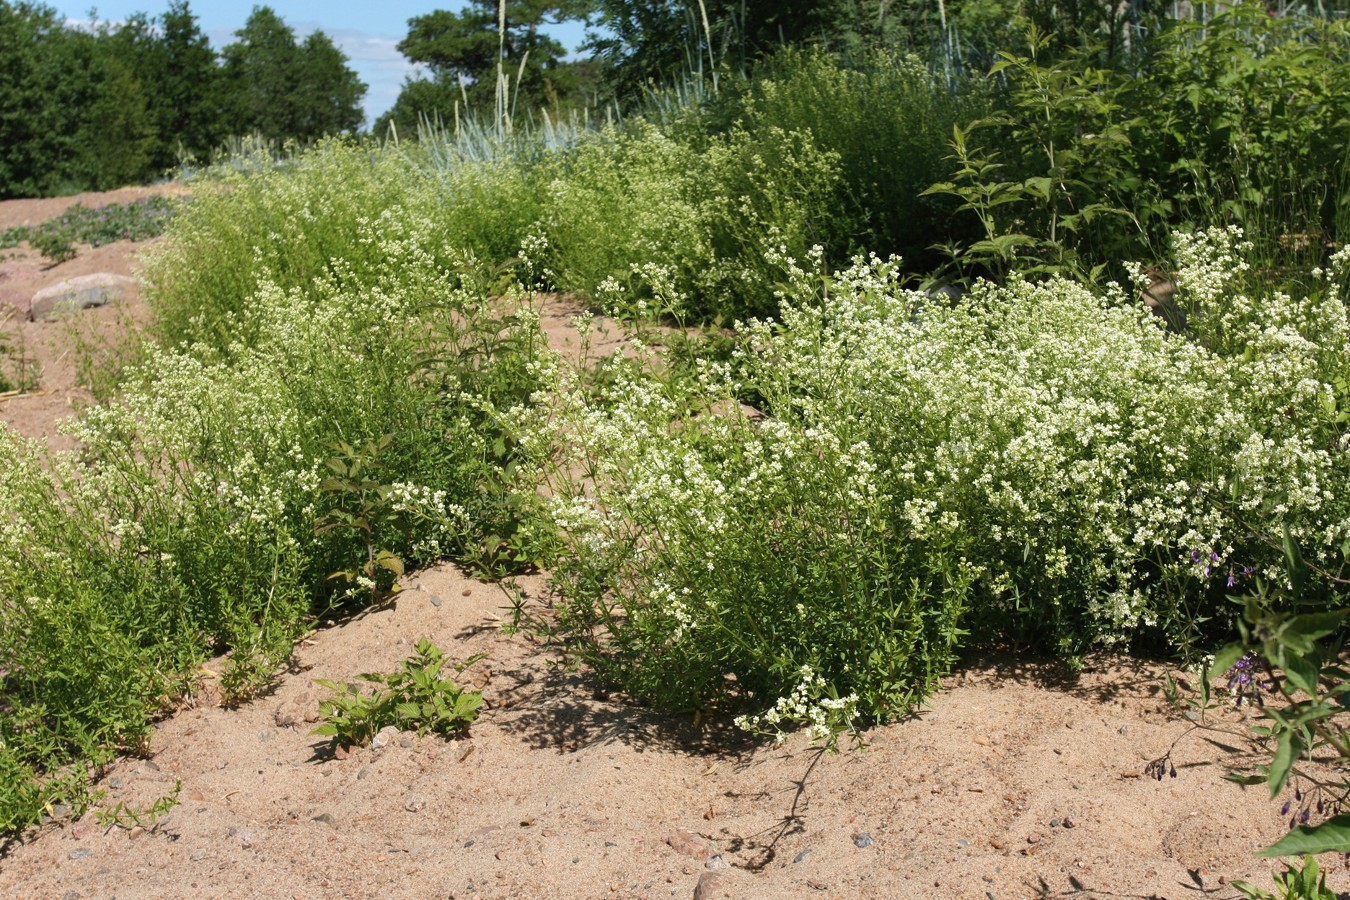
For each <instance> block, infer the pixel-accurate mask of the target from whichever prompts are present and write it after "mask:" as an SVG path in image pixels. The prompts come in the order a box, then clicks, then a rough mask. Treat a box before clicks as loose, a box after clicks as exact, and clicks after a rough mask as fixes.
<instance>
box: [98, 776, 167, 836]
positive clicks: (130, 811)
mask: <svg viewBox="0 0 1350 900" xmlns="http://www.w3.org/2000/svg"><path fill="white" fill-rule="evenodd" d="M182 790H183V782H182V781H181V780H178V781H175V782H174V785H173V790H172V791H170V792H169V793H168V794H166V795H164V796H163V797H160V798H159V799H158V800H156V801H155V802H154V803H151V804H150V805H149V806H147V807H135V806H129V805H127V804H126V803H123V802H121V801H119V802H118V804H117V805H116V806H115V807H113V808H112V809H99V810H97V811H96V812H95V814H94V815H95V817H96V818H97V819H98V823H99V824H100V825H102V826H103V827H104V828H107V829H109V830H111V829H113V828H125V829H128V830H130V829H131V828H133V827H139V828H154V827H155V824H156V823H157V822H159V821H160V820H161V819H163V818H164V817H165V816H166V815H168V814H169V813H170V812H171V811H172V810H173V808H174V807H176V806H177V805H178V795H179V794H180V793H181V792H182Z"/></svg>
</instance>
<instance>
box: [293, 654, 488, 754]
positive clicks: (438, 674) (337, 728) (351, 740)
mask: <svg viewBox="0 0 1350 900" xmlns="http://www.w3.org/2000/svg"><path fill="white" fill-rule="evenodd" d="M416 651H417V652H416V655H415V656H413V657H410V658H409V659H406V660H404V661H403V667H402V668H401V669H400V670H399V671H397V672H395V673H393V674H391V675H378V674H375V675H372V674H363V675H358V676H357V678H358V679H359V680H360V681H364V682H366V683H368V684H370V685H373V687H372V689H371V692H370V693H369V694H363V693H361V692H360V690H359V688H357V686H356V685H342V684H338V683H337V682H335V681H330V680H328V679H325V678H320V679H316V681H315V683H316V684H318V685H320V686H321V687H325V688H327V689H328V690H330V691H333V692H334V696H332V697H329V698H328V699H327V700H324V701H323V702H321V703H320V704H319V713H320V715H322V716H323V717H324V718H325V719H327V721H326V722H325V723H324V724H322V725H320V726H319V727H318V728H315V729H314V730H313V731H312V732H310V733H311V734H318V735H327V736H331V737H332V738H333V740H334V741H335V742H336V743H337V745H338V746H341V747H350V746H354V745H357V744H367V743H369V742H370V740H371V738H373V737H374V736H375V735H376V734H378V733H379V731H380V729H381V728H384V727H386V726H389V725H393V726H395V727H396V728H398V729H399V730H400V731H416V732H417V733H418V734H419V735H422V734H426V733H427V732H432V733H434V734H441V735H452V734H455V733H457V732H461V731H463V730H464V729H466V728H468V727H469V725H471V724H472V723H473V721H474V720H475V719H476V718H478V710H479V709H480V708H481V707H482V705H483V695H482V694H481V693H480V692H478V691H466V690H463V689H461V688H460V687H459V686H458V685H457V684H456V683H455V681H454V679H453V678H452V677H450V676H449V675H448V674H446V675H443V674H442V672H443V670H444V668H445V657H444V655H443V654H442V653H441V650H440V648H439V647H437V646H436V645H435V644H434V643H432V642H431V641H430V640H429V639H427V638H422V639H421V640H419V641H418V642H417V647H416ZM483 657H484V654H479V655H477V656H472V657H470V658H469V659H467V660H465V661H464V662H463V663H459V664H457V665H455V666H453V668H454V670H455V673H456V674H459V673H462V672H463V671H464V670H465V669H467V668H468V667H469V666H471V665H473V664H474V663H475V662H477V661H478V660H480V659H482V658H483Z"/></svg>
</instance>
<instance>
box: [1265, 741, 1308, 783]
mask: <svg viewBox="0 0 1350 900" xmlns="http://www.w3.org/2000/svg"><path fill="white" fill-rule="evenodd" d="M1302 752H1303V741H1302V740H1300V739H1299V736H1298V735H1297V734H1295V733H1294V731H1293V730H1290V729H1286V730H1285V731H1282V732H1280V741H1279V744H1278V746H1277V747H1276V749H1275V758H1274V759H1272V760H1271V761H1270V777H1269V778H1268V779H1267V780H1268V781H1269V782H1270V799H1272V800H1274V799H1275V798H1276V797H1278V796H1280V791H1282V790H1284V783H1285V781H1287V780H1288V778H1289V770H1290V769H1291V768H1293V766H1294V760H1296V759H1298V755H1299V754H1300V753H1302Z"/></svg>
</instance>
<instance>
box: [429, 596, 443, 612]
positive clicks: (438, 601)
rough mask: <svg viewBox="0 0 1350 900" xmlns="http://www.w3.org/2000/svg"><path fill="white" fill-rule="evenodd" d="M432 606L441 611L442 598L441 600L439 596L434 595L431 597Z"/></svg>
mask: <svg viewBox="0 0 1350 900" xmlns="http://www.w3.org/2000/svg"><path fill="white" fill-rule="evenodd" d="M431 605H432V606H434V607H436V608H437V609H440V608H441V598H440V597H439V596H437V595H436V594H432V595H431Z"/></svg>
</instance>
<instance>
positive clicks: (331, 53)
mask: <svg viewBox="0 0 1350 900" xmlns="http://www.w3.org/2000/svg"><path fill="white" fill-rule="evenodd" d="M300 89H301V91H302V93H301V97H300V100H301V103H300V121H299V122H298V129H299V130H298V132H297V133H298V134H299V135H302V136H304V137H307V138H313V137H319V136H320V135H325V134H337V133H338V132H343V131H346V132H351V131H355V130H356V129H358V128H360V127H361V123H362V122H363V121H365V113H364V112H362V110H361V98H363V97H364V96H365V95H366V86H365V85H364V84H362V82H361V79H359V78H357V77H356V73H355V72H353V71H352V70H351V69H350V68H348V67H347V57H346V56H345V55H344V54H343V52H342V51H341V50H339V49H338V48H337V46H336V45H335V44H334V43H333V42H332V40H330V39H329V37H328V35H326V34H324V33H323V32H322V31H316V32H314V33H313V34H311V35H310V36H309V37H307V38H305V41H304V43H303V44H301V45H300Z"/></svg>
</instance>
